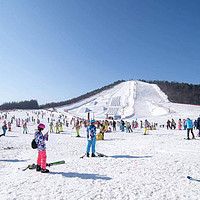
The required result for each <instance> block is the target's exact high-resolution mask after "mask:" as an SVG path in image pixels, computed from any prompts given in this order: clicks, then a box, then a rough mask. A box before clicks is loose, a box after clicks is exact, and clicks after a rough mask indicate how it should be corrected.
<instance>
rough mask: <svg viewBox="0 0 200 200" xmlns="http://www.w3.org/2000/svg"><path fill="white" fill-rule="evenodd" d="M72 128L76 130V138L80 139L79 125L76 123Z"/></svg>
mask: <svg viewBox="0 0 200 200" xmlns="http://www.w3.org/2000/svg"><path fill="white" fill-rule="evenodd" d="M74 127H75V129H76V137H80V135H79V130H80V128H81V126H80V124H79V121H77V122H76V125H75V126H74Z"/></svg>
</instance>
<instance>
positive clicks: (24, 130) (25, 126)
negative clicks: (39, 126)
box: [23, 122, 28, 134]
mask: <svg viewBox="0 0 200 200" xmlns="http://www.w3.org/2000/svg"><path fill="white" fill-rule="evenodd" d="M27 133H28V128H27V124H26V122H25V123H24V124H23V134H27Z"/></svg>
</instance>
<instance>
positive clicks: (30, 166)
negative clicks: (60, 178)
mask: <svg viewBox="0 0 200 200" xmlns="http://www.w3.org/2000/svg"><path fill="white" fill-rule="evenodd" d="M60 164H65V161H64V160H61V161H57V162H52V163H47V164H46V166H47V167H50V166H53V165H60ZM36 167H37V165H36V164H32V165H28V166H27V167H26V168H23V169H22V171H26V170H27V169H36Z"/></svg>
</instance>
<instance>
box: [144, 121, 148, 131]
mask: <svg viewBox="0 0 200 200" xmlns="http://www.w3.org/2000/svg"><path fill="white" fill-rule="evenodd" d="M148 127H149V122H148V121H147V119H145V121H144V135H147V128H148Z"/></svg>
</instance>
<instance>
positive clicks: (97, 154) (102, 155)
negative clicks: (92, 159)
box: [95, 152, 108, 157]
mask: <svg viewBox="0 0 200 200" xmlns="http://www.w3.org/2000/svg"><path fill="white" fill-rule="evenodd" d="M95 154H96V156H98V157H108V156H106V155H105V154H102V153H98V152H96V153H95Z"/></svg>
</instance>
